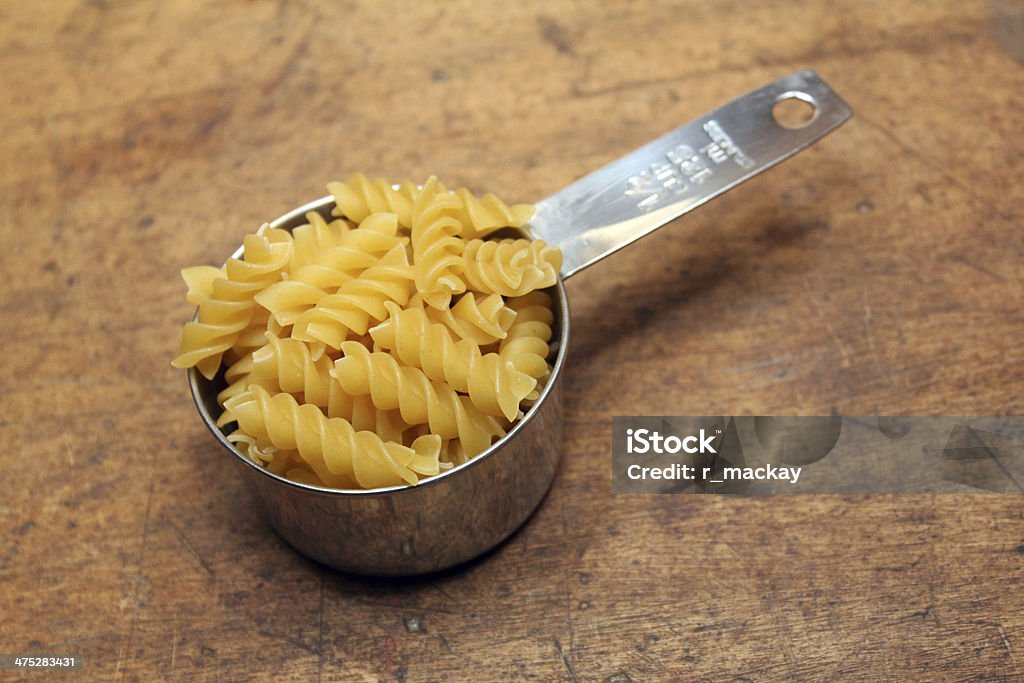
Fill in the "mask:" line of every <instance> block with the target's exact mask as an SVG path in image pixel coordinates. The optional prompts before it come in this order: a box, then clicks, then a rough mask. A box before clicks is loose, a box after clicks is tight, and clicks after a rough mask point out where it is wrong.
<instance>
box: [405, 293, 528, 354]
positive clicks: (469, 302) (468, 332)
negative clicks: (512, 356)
mask: <svg viewBox="0 0 1024 683" xmlns="http://www.w3.org/2000/svg"><path fill="white" fill-rule="evenodd" d="M411 306H412V303H411V302H410V307H411ZM425 310H426V312H427V317H428V318H430V320H431V322H435V323H441V324H442V325H444V326H445V327H447V328H448V329H449V330H450V331H451V332H452V334H454V335H455V336H456V337H458V338H459V339H469V340H471V341H472V342H473V343H474V344H477V345H478V346H485V345H487V344H493V343H494V342H496V341H498V340H501V339H504V338H505V336H506V335H507V334H508V328H509V326H511V325H512V321H513V320H515V317H516V312H515V311H513V310H512V309H511V308H509V307H508V306H506V305H505V300H504V299H503V298H501V295H500V294H490V295H486V296H485V295H483V294H477V293H476V292H466V293H465V294H463V295H462V296H461V297H459V300H458V301H456V302H455V305H454V306H452V307H451V308H445V309H443V310H438V309H436V308H426V309H425Z"/></svg>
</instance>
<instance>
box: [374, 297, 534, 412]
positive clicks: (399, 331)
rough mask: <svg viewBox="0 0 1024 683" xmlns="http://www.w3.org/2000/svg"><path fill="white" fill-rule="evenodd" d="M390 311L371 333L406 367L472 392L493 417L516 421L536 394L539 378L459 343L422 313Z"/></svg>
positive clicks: (390, 308) (391, 308)
mask: <svg viewBox="0 0 1024 683" xmlns="http://www.w3.org/2000/svg"><path fill="white" fill-rule="evenodd" d="M385 307H386V308H387V310H388V319H387V320H386V321H384V322H383V323H381V324H380V325H377V326H376V327H374V328H372V329H371V330H370V336H371V337H372V338H373V341H374V342H375V343H376V344H377V345H379V346H380V347H381V348H383V349H387V350H389V351H393V352H394V354H395V355H396V356H397V357H398V359H399V360H400V361H402V362H403V363H405V364H406V365H410V366H413V367H417V368H420V369H421V370H423V372H424V373H425V374H426V376H427V377H428V378H430V379H431V380H433V381H435V382H447V383H448V384H449V386H451V388H452V389H455V390H456V391H460V392H463V393H468V394H469V398H470V400H472V401H473V404H474V405H475V406H476V407H477V408H479V409H480V410H482V411H483V412H485V413H487V414H488V415H494V416H500V415H504V416H505V417H506V418H508V419H509V420H513V419H515V418H516V416H517V415H518V414H519V402H520V401H521V400H522V399H524V398H525V397H526V396H527V395H529V393H530V392H531V391H533V388H534V387H535V386H536V385H537V380H536V379H534V378H532V377H530V376H529V375H525V374H523V373H521V372H519V371H518V370H516V369H515V366H513V365H512V363H510V362H509V361H507V360H503V359H502V358H500V357H499V356H498V354H496V353H489V354H486V355H483V354H481V353H480V347H479V346H477V345H476V344H474V343H473V342H472V341H469V340H462V341H459V342H456V341H455V340H454V339H452V334H451V332H449V331H448V328H446V327H445V326H444V325H442V324H440V323H431V322H430V319H429V318H428V317H427V314H426V312H425V311H424V310H423V309H421V308H407V309H405V310H402V309H401V308H399V307H398V306H396V305H395V304H393V303H390V302H389V303H387V304H385Z"/></svg>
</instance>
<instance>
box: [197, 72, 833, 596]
mask: <svg viewBox="0 0 1024 683" xmlns="http://www.w3.org/2000/svg"><path fill="white" fill-rule="evenodd" d="M793 102H797V103H803V105H804V106H805V107H806V116H804V117H803V118H795V119H785V118H783V117H782V116H780V115H779V110H778V107H779V106H781V104H780V103H793ZM851 114H852V112H851V111H850V108H849V107H848V106H847V105H846V103H845V102H843V100H842V99H840V97H839V96H838V95H837V94H836V93H835V92H833V91H832V89H831V88H829V87H828V85H826V84H825V82H824V81H822V80H821V78H819V77H818V75H817V74H815V73H814V72H812V71H800V72H797V73H794V74H792V75H790V76H787V77H785V78H782V79H780V80H778V81H775V82H774V83H771V84H769V85H767V86H765V87H763V88H760V89H759V90H755V91H753V92H751V93H748V94H746V95H744V96H743V97H740V98H739V99H736V100H733V101H732V102H730V103H729V104H726V105H724V106H723V107H720V108H719V109H716V110H715V111H713V112H711V113H709V114H706V115H704V116H702V117H700V118H698V119H696V120H694V121H692V122H690V123H687V124H686V125H684V126H682V127H680V128H677V129H676V130H674V131H672V132H671V133H668V134H667V135H664V136H662V137H660V138H658V139H657V140H654V141H653V142H650V143H648V144H647V145H644V146H643V147H641V148H639V149H637V150H635V151H633V152H631V153H630V154H627V155H626V156H624V157H622V158H621V159H619V160H617V161H614V162H612V163H611V164H609V165H607V166H605V167H603V168H601V169H599V170H597V171H595V172H594V173H591V174H590V175H588V176H585V177H584V178H581V179H580V180H578V181H576V182H575V183H573V184H571V185H569V186H568V187H566V188H565V189H563V190H561V191H559V192H557V193H555V194H553V195H551V196H550V197H548V198H546V199H544V200H542V201H540V202H539V203H538V204H537V205H536V206H537V211H536V214H535V215H534V217H533V219H532V220H531V221H530V224H529V225H528V226H527V227H528V231H529V233H530V234H531V236H533V237H537V238H541V239H544V240H545V241H547V242H549V243H551V244H555V245H558V246H559V247H560V248H561V249H562V253H563V257H564V261H563V266H562V272H561V278H560V280H559V282H558V283H557V284H556V285H555V286H554V287H552V288H551V289H550V294H551V296H552V300H553V306H554V313H555V323H554V326H553V332H554V335H553V337H552V353H553V355H554V361H553V371H552V373H551V377H550V379H549V380H548V383H547V385H546V386H545V387H544V390H543V391H542V392H541V395H540V398H539V400H537V402H536V403H535V404H534V405H533V407H532V408H530V410H529V411H528V413H527V414H526V416H525V417H524V418H523V419H522V420H520V421H519V422H518V423H517V424H516V425H515V426H514V427H513V428H512V429H511V430H510V431H509V433H508V434H507V435H505V436H504V437H502V438H501V439H500V440H499V441H498V442H496V443H495V444H493V445H492V446H491V447H490V448H489V449H487V451H485V452H484V453H482V454H480V455H479V456H477V457H476V458H474V459H473V460H471V461H469V462H468V463H466V464H464V465H461V466H459V467H455V468H453V469H451V470H449V471H447V472H444V473H443V474H440V475H438V476H436V477H433V478H432V479H428V480H426V481H424V482H422V483H420V484H419V485H417V486H394V487H389V488H381V489H372V490H365V491H364V490H343V491H342V490H334V489H324V488H318V487H315V486H307V485H305V484H299V483H296V482H293V481H289V480H287V479H285V478H283V477H280V476H277V475H275V474H272V473H270V472H268V471H267V470H265V469H263V468H262V467H260V466H258V465H256V464H255V463H253V462H252V461H251V460H250V459H249V458H247V457H246V456H245V455H243V454H242V453H240V452H239V451H238V450H237V449H235V448H234V447H233V446H232V445H231V443H229V442H228V441H227V439H226V438H225V433H224V432H223V431H221V429H219V428H218V427H217V426H216V418H217V416H218V415H219V414H220V408H219V406H218V405H217V400H216V396H217V393H218V392H219V391H220V389H222V388H223V386H224V383H223V379H222V377H220V376H218V377H217V378H216V379H214V380H212V381H210V380H206V379H205V378H203V377H202V375H200V374H199V373H198V372H197V371H196V370H195V368H192V369H190V370H189V372H188V378H189V385H190V387H191V390H192V396H193V398H194V399H195V403H196V406H197V407H198V409H199V413H200V415H201V416H202V418H203V421H204V422H205V423H206V426H207V427H209V429H210V431H211V432H212V433H213V435H214V436H215V437H216V438H217V440H218V441H220V443H221V445H223V446H224V447H225V448H226V449H228V450H229V451H230V452H231V453H232V454H234V456H235V458H234V460H235V462H236V463H237V464H238V466H239V468H240V470H241V472H242V475H243V476H244V477H245V479H246V480H247V481H248V483H249V486H250V487H251V489H252V491H253V493H254V494H255V497H256V499H257V501H258V503H259V507H260V508H261V509H262V511H263V512H264V513H265V514H266V516H267V518H268V520H269V521H270V524H271V526H272V527H273V528H274V529H275V530H276V531H277V533H278V534H279V535H280V536H281V537H282V538H283V539H284V540H285V541H287V542H288V543H290V544H291V545H292V546H294V547H295V548H296V549H297V550H298V551H299V552H301V553H303V554H305V555H307V556H309V557H311V558H313V559H314V560H317V561H319V562H322V563H324V564H326V565H329V566H331V567H334V568H336V569H340V570H343V571H349V572H356V573H361V574H375V575H382V576H400V575H412V574H423V573H427V572H432V571H437V570H440V569H444V568H446V567H451V566H453V565H456V564H459V563H461V562H465V561H467V560H470V559H472V558H474V557H476V556H478V555H480V554H482V553H484V552H486V551H487V550H489V549H490V548H493V547H494V546H496V545H497V544H498V543H500V542H501V541H502V540H504V539H505V538H506V537H508V536H509V535H510V534H511V533H512V532H513V531H515V530H516V529H517V528H518V527H519V526H520V525H521V524H522V523H523V522H524V521H525V520H526V519H527V518H528V517H529V516H530V513H532V512H533V510H534V509H535V508H536V507H537V505H538V504H539V503H540V501H541V499H542V498H543V497H544V494H545V493H546V492H547V490H548V488H549V487H550V485H551V481H552V479H553V478H554V475H555V470H556V468H557V466H558V462H559V459H560V458H561V454H562V444H561V438H562V401H561V388H562V370H563V366H564V365H565V358H566V353H567V351H568V348H569V302H568V300H567V299H566V294H565V284H564V281H565V280H566V279H568V278H569V277H571V276H572V275H573V274H575V273H577V272H579V271H580V270H582V269H583V268H586V267H587V266H589V265H591V264H593V263H595V262H597V261H599V260H600V259H602V258H604V257H605V256H607V255H609V254H611V253H612V252H614V251H616V250H618V249H621V248H622V247H624V246H626V245H627V244H630V243H631V242H633V241H635V240H637V239H639V238H641V237H643V236H644V235H646V234H648V233H650V232H652V231H654V230H656V229H657V228H659V227H661V226H662V225H664V224H666V223H668V222H670V221H672V220H673V219H675V218H677V217H679V216H681V215H682V214H684V213H686V212H688V211H691V210H692V209H694V208H696V207H698V206H700V205H701V204H703V203H704V202H707V201H708V200H710V199H712V198H714V197H717V196H718V195H720V194H722V193H723V192H725V191H726V190H728V189H730V188H732V187H734V186H736V185H738V184H740V183H742V182H743V181H745V180H747V179H748V178H750V177H752V176H754V175H757V174H758V173H760V172H762V171H764V170H766V169H768V168H770V167H771V166H774V165H775V164H777V163H778V162H780V161H782V160H783V159H786V158H787V157H789V156H791V155H793V154H795V153H796V152H798V151H800V150H801V149H803V148H804V147H806V146H808V145H810V144H811V143H813V142H815V141H816V140H818V139H819V138H821V137H822V136H824V135H826V134H827V133H829V132H830V131H832V130H833V129H835V128H836V127H837V126H839V125H840V124H842V123H843V122H844V121H846V119H848V118H849V117H850V116H851ZM333 207H334V200H333V198H331V197H324V198H322V199H318V200H316V201H314V202H310V203H309V204H306V205H305V206H301V207H299V208H297V209H295V210H293V211H290V212H288V213H286V214H285V215H283V216H281V217H280V218H278V219H277V220H275V221H273V222H271V224H270V225H271V227H274V228H282V229H286V230H291V229H292V228H294V227H296V226H298V225H301V224H303V223H305V222H306V219H305V214H306V213H307V212H309V211H318V212H320V213H321V214H323V215H324V217H325V218H329V215H330V210H331V209H332V208H333ZM234 255H235V256H236V257H238V256H240V255H241V249H239V251H238V252H236V253H235V254H234Z"/></svg>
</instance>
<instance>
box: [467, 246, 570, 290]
mask: <svg viewBox="0 0 1024 683" xmlns="http://www.w3.org/2000/svg"><path fill="white" fill-rule="evenodd" d="M463 259H464V263H465V278H466V282H467V283H468V284H469V286H470V287H471V288H472V289H474V290H476V291H478V292H493V293H495V294H501V295H503V296H522V295H524V294H526V293H528V292H532V291H533V290H535V289H542V288H544V287H550V286H551V285H553V284H555V282H557V280H558V271H559V270H561V268H562V252H561V251H559V250H558V249H557V248H556V247H552V246H551V245H549V244H547V243H546V242H544V241H543V240H527V239H517V240H512V239H507V240H494V241H484V240H470V241H469V242H467V243H466V248H465V250H464V251H463Z"/></svg>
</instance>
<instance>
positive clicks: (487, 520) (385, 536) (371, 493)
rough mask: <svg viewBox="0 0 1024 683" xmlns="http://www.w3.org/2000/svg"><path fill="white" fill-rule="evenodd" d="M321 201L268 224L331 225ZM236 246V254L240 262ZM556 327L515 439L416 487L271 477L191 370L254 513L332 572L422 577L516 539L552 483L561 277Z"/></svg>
mask: <svg viewBox="0 0 1024 683" xmlns="http://www.w3.org/2000/svg"><path fill="white" fill-rule="evenodd" d="M332 208H334V200H333V198H331V197H324V198H322V199H318V200H316V201H314V202H311V203H309V204H306V205H305V206H301V207H299V208H297V209H294V210H292V211H290V212H288V213H287V214H285V215H284V216H281V217H280V218H278V219H277V220H275V221H273V222H271V223H270V226H271V227H272V228H280V229H284V230H292V229H293V228H295V227H297V226H299V225H302V224H303V223H306V222H307V221H306V219H305V215H306V213H307V212H309V211H316V212H318V213H320V214H321V215H322V216H323V217H324V218H325V219H326V220H331V219H332V218H333V217H332V216H331V215H330V211H331V209H332ZM241 253H242V250H241V249H239V250H238V251H237V252H235V254H234V255H233V256H235V257H239V256H241ZM546 291H547V292H548V293H549V294H550V295H551V298H552V306H553V309H554V317H555V321H554V324H553V326H552V333H553V334H552V346H553V348H554V349H555V351H554V353H555V358H554V361H553V364H552V365H553V369H552V372H551V376H550V378H549V379H548V382H547V384H546V386H545V387H544V389H543V390H542V391H541V395H540V398H539V399H538V400H537V401H536V403H534V405H533V406H532V407H531V408H530V409H529V410H528V411H527V413H526V415H525V416H524V417H523V419H521V420H520V421H519V422H517V423H516V424H515V425H514V426H513V427H512V429H511V430H509V433H508V434H506V435H505V436H504V437H502V438H501V439H500V440H499V441H497V442H496V443H494V444H493V445H492V446H491V447H490V448H489V449H487V450H486V451H484V452H483V453H482V454H480V455H478V456H477V457H475V458H473V459H472V460H470V461H469V462H467V463H465V464H463V465H460V466H458V467H455V468H452V469H451V470H448V471H447V472H444V473H442V474H440V475H438V476H436V477H433V478H431V479H428V480H426V481H424V482H422V483H420V484H418V485H416V486H394V487H389V488H382V489H370V490H336V489H327V488H320V487H315V486H308V485H305V484H299V483H297V482H293V481H289V480H288V479H285V478H284V477H281V476H278V475H276V474H272V473H271V472H268V471H267V470H265V469H264V468H262V467H260V466H259V465H257V464H256V463H254V462H253V461H252V460H250V459H249V458H248V457H247V456H245V455H244V454H242V453H241V452H240V451H239V450H238V449H236V448H235V447H234V446H233V445H232V444H231V443H230V442H229V441H228V440H227V439H226V435H227V434H228V433H229V430H222V429H221V428H219V427H217V425H216V420H217V418H218V417H219V416H220V413H221V407H220V406H219V405H218V404H217V394H218V393H219V392H220V391H221V390H222V389H223V388H224V387H225V382H224V377H223V369H222V370H221V371H220V372H219V373H218V374H217V376H216V377H215V378H214V379H213V380H207V379H206V378H204V377H203V376H202V375H201V374H199V372H198V371H197V370H196V369H195V368H190V369H189V370H188V381H189V387H190V388H191V391H192V397H193V399H194V400H195V403H196V407H197V408H198V410H199V414H200V415H201V416H202V418H203V422H205V423H206V426H207V427H208V428H209V429H210V431H211V433H213V435H214V437H216V439H217V440H218V441H219V442H220V444H221V445H222V446H223V447H224V448H226V449H227V450H228V451H230V452H231V453H232V454H233V455H234V456H235V457H234V461H235V463H236V464H237V465H238V469H239V471H240V472H241V475H242V476H243V477H244V478H245V480H246V482H247V483H248V486H249V488H250V489H251V490H252V492H253V494H254V495H255V497H256V500H257V503H258V507H259V508H260V510H261V511H262V512H263V514H264V515H265V516H266V517H267V520H268V521H269V522H270V525H271V526H272V527H273V528H274V530H275V531H276V532H277V533H278V534H279V535H280V536H281V538H283V539H284V540H285V541H287V542H288V543H289V544H291V545H292V546H293V547H294V548H295V549H296V550H298V551H299V552H301V553H302V554H304V555H306V556H308V557H310V558H312V559H314V560H316V561H318V562H321V563H323V564H326V565H328V566H330V567H333V568H335V569H339V570H342V571H347V572H353V573H358V574H369V575H378V576H408V575H415V574H425V573H428V572H434V571H438V570H441V569H446V568H448V567H452V566H454V565H457V564H460V563H463V562H466V561H468V560H471V559H473V558H474V557H477V556H479V555H481V554H483V553H485V552H486V551H488V550H490V549H491V548H493V547H494V546H496V545H498V544H499V543H500V542H501V541H503V540H504V539H506V538H507V537H508V536H510V535H511V534H512V532H513V531H515V530H516V529H517V528H519V526H520V525H522V524H523V522H525V521H526V519H527V518H528V517H529V516H530V514H531V513H532V512H533V511H534V510H535V509H536V508H537V506H538V505H539V503H540V501H541V500H542V499H543V498H544V494H545V493H546V492H547V490H548V488H549V487H550V486H551V482H552V480H553V479H554V475H555V471H556V469H557V467H558V462H559V460H560V459H561V455H562V401H561V383H562V379H561V374H562V373H561V371H562V366H563V365H564V364H565V355H566V352H567V350H568V344H567V342H568V336H569V308H568V301H567V299H566V295H565V286H564V284H563V282H562V281H561V279H559V281H558V283H557V284H556V285H555V286H554V287H551V288H549V289H548V290H546Z"/></svg>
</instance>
